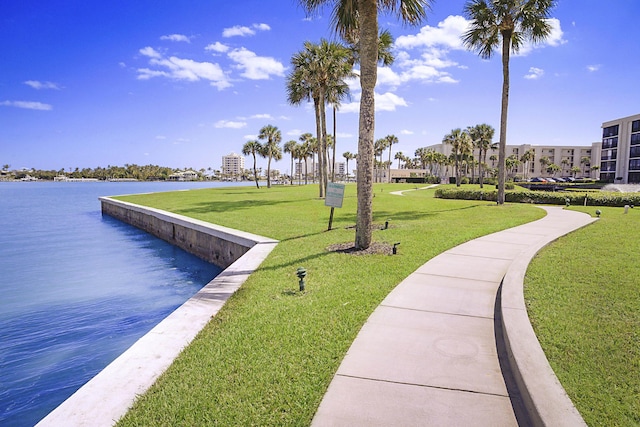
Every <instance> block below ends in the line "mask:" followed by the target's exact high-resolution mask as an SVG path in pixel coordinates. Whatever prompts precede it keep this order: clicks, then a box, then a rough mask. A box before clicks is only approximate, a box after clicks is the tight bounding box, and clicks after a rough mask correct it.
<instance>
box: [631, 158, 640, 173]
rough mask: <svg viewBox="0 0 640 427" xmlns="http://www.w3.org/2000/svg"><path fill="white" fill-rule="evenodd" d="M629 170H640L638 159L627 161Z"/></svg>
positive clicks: (639, 160)
mask: <svg viewBox="0 0 640 427" xmlns="http://www.w3.org/2000/svg"><path fill="white" fill-rule="evenodd" d="M629 170H634V171H637V170H640V159H631V160H629Z"/></svg>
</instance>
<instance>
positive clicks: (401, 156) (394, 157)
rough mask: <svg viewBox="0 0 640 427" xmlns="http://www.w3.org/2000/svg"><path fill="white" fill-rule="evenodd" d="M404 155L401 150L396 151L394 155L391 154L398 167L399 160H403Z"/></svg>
mask: <svg viewBox="0 0 640 427" xmlns="http://www.w3.org/2000/svg"><path fill="white" fill-rule="evenodd" d="M404 158H405V155H404V153H403V152H402V151H398V152H397V153H396V154H395V156H393V160H397V161H398V169H400V161H401V160H402V161H403V162H406V161H405V159H404Z"/></svg>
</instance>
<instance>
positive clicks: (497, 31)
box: [462, 0, 556, 204]
mask: <svg viewBox="0 0 640 427" xmlns="http://www.w3.org/2000/svg"><path fill="white" fill-rule="evenodd" d="M555 4H556V1H555V0H470V1H468V2H467V3H466V4H465V6H464V14H465V15H466V17H467V18H469V19H471V25H470V28H469V30H468V31H467V32H466V33H465V34H464V35H463V37H462V39H463V42H464V44H465V46H467V48H469V49H471V50H476V51H477V52H478V54H479V55H480V56H481V57H482V58H484V59H489V58H491V57H492V56H493V54H494V53H495V51H496V50H497V48H498V46H499V45H500V41H502V106H501V111H500V145H499V149H498V204H504V189H505V169H506V147H507V111H508V108H509V58H510V54H511V52H514V53H517V52H518V51H519V50H520V48H521V47H522V45H523V44H524V42H525V41H527V40H531V41H532V42H534V43H537V42H541V41H543V40H544V39H546V38H547V37H548V36H549V34H550V33H551V24H550V23H549V17H550V13H551V10H552V9H553V8H554V7H555Z"/></svg>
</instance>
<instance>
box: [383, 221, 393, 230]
mask: <svg viewBox="0 0 640 427" xmlns="http://www.w3.org/2000/svg"><path fill="white" fill-rule="evenodd" d="M389 221H391V220H390V219H388V220H386V221H385V222H384V229H385V230H386V229H388V228H389Z"/></svg>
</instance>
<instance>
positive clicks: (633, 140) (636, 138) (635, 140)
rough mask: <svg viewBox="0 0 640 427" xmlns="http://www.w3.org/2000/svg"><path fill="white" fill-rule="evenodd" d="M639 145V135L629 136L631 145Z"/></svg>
mask: <svg viewBox="0 0 640 427" xmlns="http://www.w3.org/2000/svg"><path fill="white" fill-rule="evenodd" d="M638 144H640V133H634V134H631V145H638Z"/></svg>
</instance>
